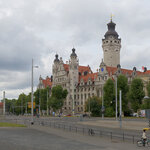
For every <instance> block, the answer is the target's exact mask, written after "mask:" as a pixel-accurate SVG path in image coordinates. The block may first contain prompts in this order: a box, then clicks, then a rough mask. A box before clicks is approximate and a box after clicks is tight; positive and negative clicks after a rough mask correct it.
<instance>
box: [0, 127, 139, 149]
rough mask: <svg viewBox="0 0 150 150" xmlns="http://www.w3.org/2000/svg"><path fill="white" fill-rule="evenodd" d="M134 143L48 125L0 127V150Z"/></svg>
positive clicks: (110, 146)
mask: <svg viewBox="0 0 150 150" xmlns="http://www.w3.org/2000/svg"><path fill="white" fill-rule="evenodd" d="M127 147H128V148H129V149H132V150H136V149H140V148H138V147H137V146H136V144H130V143H123V142H117V141H110V140H108V139H105V138H95V137H89V136H83V135H79V134H75V133H70V132H65V131H62V130H58V129H52V128H49V127H39V126H32V127H31V128H0V149H1V150H126V148H127Z"/></svg>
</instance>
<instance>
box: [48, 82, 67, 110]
mask: <svg viewBox="0 0 150 150" xmlns="http://www.w3.org/2000/svg"><path fill="white" fill-rule="evenodd" d="M67 94H68V91H67V90H66V89H65V90H63V88H62V86H61V85H57V86H55V87H53V88H52V94H51V97H50V98H49V106H50V107H52V108H53V110H54V111H57V110H58V109H61V108H62V106H63V104H64V100H65V99H66V97H67Z"/></svg>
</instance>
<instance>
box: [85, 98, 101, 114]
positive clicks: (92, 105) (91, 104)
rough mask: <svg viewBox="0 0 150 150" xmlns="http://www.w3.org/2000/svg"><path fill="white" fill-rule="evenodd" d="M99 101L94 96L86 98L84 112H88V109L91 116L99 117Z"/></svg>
mask: <svg viewBox="0 0 150 150" xmlns="http://www.w3.org/2000/svg"><path fill="white" fill-rule="evenodd" d="M101 106H102V103H101V99H100V98H98V97H96V96H94V97H90V98H88V100H87V101H86V103H85V111H86V112H88V111H89V109H90V112H91V115H92V116H94V117H96V116H100V115H101Z"/></svg>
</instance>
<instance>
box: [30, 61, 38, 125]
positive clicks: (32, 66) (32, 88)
mask: <svg viewBox="0 0 150 150" xmlns="http://www.w3.org/2000/svg"><path fill="white" fill-rule="evenodd" d="M33 68H38V66H34V65H33V59H32V74H31V115H32V120H31V124H33Z"/></svg>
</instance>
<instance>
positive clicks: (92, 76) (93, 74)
mask: <svg viewBox="0 0 150 150" xmlns="http://www.w3.org/2000/svg"><path fill="white" fill-rule="evenodd" d="M97 76H98V72H96V73H89V74H87V75H85V76H84V75H82V76H80V77H79V82H80V81H81V79H83V81H84V82H87V81H88V79H89V78H90V79H91V80H92V81H94V79H95V78H97Z"/></svg>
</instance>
